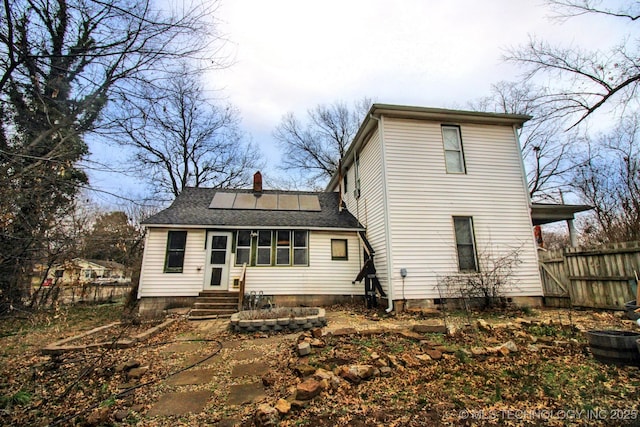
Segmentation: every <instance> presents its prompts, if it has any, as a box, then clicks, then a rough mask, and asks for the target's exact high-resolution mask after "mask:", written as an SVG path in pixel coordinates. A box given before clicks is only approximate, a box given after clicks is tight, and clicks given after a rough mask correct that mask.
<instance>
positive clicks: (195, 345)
mask: <svg viewBox="0 0 640 427" xmlns="http://www.w3.org/2000/svg"><path fill="white" fill-rule="evenodd" d="M203 347H204V343H203V342H202V341H195V342H175V343H172V344H170V345H169V346H167V347H166V348H163V349H162V353H195V352H197V351H200V350H201V349H202V348H203Z"/></svg>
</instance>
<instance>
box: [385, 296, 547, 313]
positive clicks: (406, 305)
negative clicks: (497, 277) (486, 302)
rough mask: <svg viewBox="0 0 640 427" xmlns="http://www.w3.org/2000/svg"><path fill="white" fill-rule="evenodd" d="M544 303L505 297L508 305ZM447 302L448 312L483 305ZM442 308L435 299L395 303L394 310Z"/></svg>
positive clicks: (458, 300)
mask: <svg viewBox="0 0 640 427" xmlns="http://www.w3.org/2000/svg"><path fill="white" fill-rule="evenodd" d="M542 301H543V299H542V297H541V296H531V297H505V299H504V302H505V303H506V304H508V305H511V306H515V307H531V308H539V307H542V306H543V302H542ZM445 302H446V305H445V306H446V308H447V309H448V310H460V309H464V308H465V305H466V307H469V308H479V307H482V305H483V301H482V300H481V299H475V300H462V299H461V298H447V299H446V301H445ZM441 307H442V302H441V301H440V300H439V299H434V298H427V299H410V300H394V301H393V308H394V310H395V311H403V310H405V309H439V308H441Z"/></svg>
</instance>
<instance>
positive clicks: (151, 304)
mask: <svg viewBox="0 0 640 427" xmlns="http://www.w3.org/2000/svg"><path fill="white" fill-rule="evenodd" d="M195 301H196V297H144V298H140V301H139V304H138V313H139V314H140V316H141V317H145V318H153V317H159V316H161V315H162V314H163V313H164V311H165V310H169V309H172V308H191V307H192V306H193V303H194V302H195Z"/></svg>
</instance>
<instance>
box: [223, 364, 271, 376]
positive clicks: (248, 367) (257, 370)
mask: <svg viewBox="0 0 640 427" xmlns="http://www.w3.org/2000/svg"><path fill="white" fill-rule="evenodd" d="M268 370H269V366H268V365H267V364H266V363H264V362H253V363H245V364H243V365H236V366H234V367H233V369H232V370H231V377H232V378H239V377H244V376H247V375H248V376H251V375H253V376H258V377H261V376H262V375H264V374H266V373H267V371H268Z"/></svg>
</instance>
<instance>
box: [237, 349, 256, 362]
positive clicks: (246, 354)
mask: <svg viewBox="0 0 640 427" xmlns="http://www.w3.org/2000/svg"><path fill="white" fill-rule="evenodd" d="M260 356H262V353H261V352H259V351H258V350H252V349H248V350H240V351H239V352H237V353H235V354H234V355H233V359H235V360H250V359H257V358H258V357H260Z"/></svg>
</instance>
